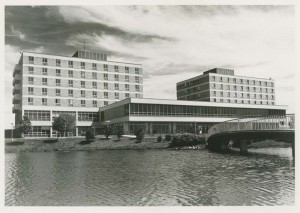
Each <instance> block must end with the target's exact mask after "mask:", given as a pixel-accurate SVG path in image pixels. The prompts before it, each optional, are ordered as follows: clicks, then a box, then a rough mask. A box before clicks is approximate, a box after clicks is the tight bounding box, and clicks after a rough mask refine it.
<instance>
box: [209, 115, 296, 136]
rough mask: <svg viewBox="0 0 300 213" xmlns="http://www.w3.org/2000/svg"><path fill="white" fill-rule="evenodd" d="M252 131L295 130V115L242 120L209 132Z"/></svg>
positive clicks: (217, 127) (219, 126)
mask: <svg viewBox="0 0 300 213" xmlns="http://www.w3.org/2000/svg"><path fill="white" fill-rule="evenodd" d="M252 130H295V114H287V115H273V116H267V117H255V118H241V119H233V120H229V121H225V122H223V123H219V124H216V125H214V126H212V127H211V128H210V129H209V130H208V137H209V136H210V135H213V134H216V133H221V132H233V131H234V132H236V131H252Z"/></svg>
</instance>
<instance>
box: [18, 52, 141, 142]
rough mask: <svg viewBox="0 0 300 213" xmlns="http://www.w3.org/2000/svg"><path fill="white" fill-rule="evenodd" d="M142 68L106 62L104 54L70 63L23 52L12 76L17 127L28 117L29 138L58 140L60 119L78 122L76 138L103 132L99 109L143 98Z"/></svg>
mask: <svg viewBox="0 0 300 213" xmlns="http://www.w3.org/2000/svg"><path fill="white" fill-rule="evenodd" d="M142 72H143V70H142V65H140V64H133V63H123V62H114V61H108V60H107V56H106V54H102V53H95V52H86V51H78V52H76V53H75V54H74V55H73V56H72V57H69V56H58V55H48V54H41V53H32V52H22V54H21V57H20V60H19V63H18V64H17V65H16V66H15V68H14V72H13V77H14V79H13V86H14V88H13V104H14V106H13V113H15V124H16V125H17V124H18V123H19V122H20V121H21V120H22V118H23V116H27V117H28V118H29V119H30V120H31V123H32V127H33V128H32V132H31V133H29V134H27V135H25V137H47V136H50V137H52V136H55V134H56V133H55V132H54V131H52V122H53V120H54V118H55V117H58V116H59V115H60V114H71V115H74V116H75V117H76V132H74V133H70V134H73V135H76V136H78V135H82V134H83V133H84V132H85V130H86V128H88V127H91V126H93V127H94V128H95V129H96V130H97V129H99V126H100V121H99V107H102V106H106V105H109V104H112V103H115V102H117V101H120V100H122V99H125V98H130V97H133V98H143V73H142Z"/></svg>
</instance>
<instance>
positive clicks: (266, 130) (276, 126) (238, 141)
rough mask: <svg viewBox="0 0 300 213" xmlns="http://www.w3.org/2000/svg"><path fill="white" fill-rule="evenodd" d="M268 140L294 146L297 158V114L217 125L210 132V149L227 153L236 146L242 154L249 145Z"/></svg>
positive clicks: (208, 139)
mask: <svg viewBox="0 0 300 213" xmlns="http://www.w3.org/2000/svg"><path fill="white" fill-rule="evenodd" d="M266 139H270V140H274V141H278V142H287V143H291V144H292V150H293V151H292V152H293V157H294V156H295V114H287V115H274V116H267V117H255V118H242V119H234V120H229V121H226V122H223V123H219V124H216V125H214V126H212V127H211V128H210V129H209V130H208V138H207V143H208V149H210V150H214V151H225V150H226V149H228V148H229V146H231V145H234V146H237V147H239V148H240V151H241V152H242V153H246V152H247V150H248V147H247V145H249V144H250V143H253V142H259V141H263V140H266Z"/></svg>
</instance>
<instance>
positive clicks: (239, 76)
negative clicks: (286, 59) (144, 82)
mask: <svg viewBox="0 0 300 213" xmlns="http://www.w3.org/2000/svg"><path fill="white" fill-rule="evenodd" d="M204 72H205V71H203V73H202V74H201V75H197V76H195V77H192V78H188V79H185V80H183V81H179V82H177V83H176V85H178V84H182V83H185V82H190V81H193V80H196V79H198V78H202V77H205V76H208V75H220V76H224V77H228V78H233V77H237V78H248V79H260V80H264V81H274V79H272V78H258V77H251V76H243V75H225V74H220V73H211V72H208V73H204Z"/></svg>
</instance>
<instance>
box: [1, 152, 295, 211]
mask: <svg viewBox="0 0 300 213" xmlns="http://www.w3.org/2000/svg"><path fill="white" fill-rule="evenodd" d="M291 152H292V151H291V148H269V149H258V150H250V153H249V154H248V156H240V155H239V154H238V153H230V154H219V153H213V152H209V151H207V150H99V151H78V152H48V153H44V152H43V153H7V154H5V164H6V165H5V170H6V171H5V205H8V206H11V205H17V206H19V205H25V206H45V205H47V206H48V205H59V206H62V205H67V206H91V205H100V206H128V205H130V206H173V205H175V206H178V205H193V206H202V205H205V206H207V205H209V206H212V205H213V206H215V205H239V206H240V205H294V197H295V191H294V190H295V168H294V164H293V160H292V153H291Z"/></svg>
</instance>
